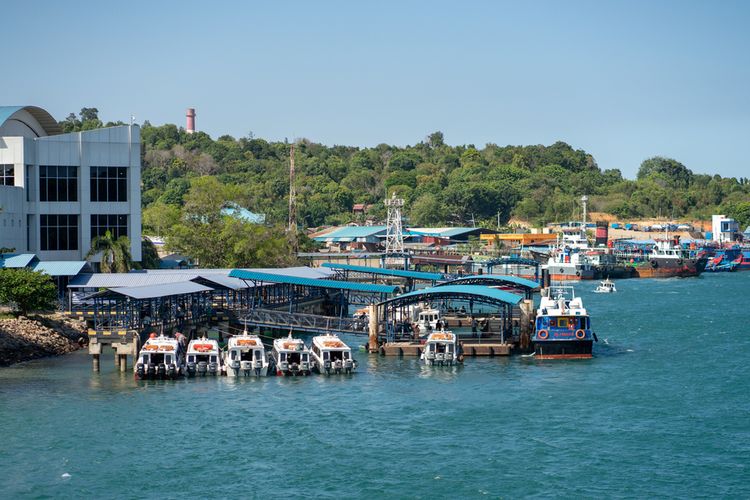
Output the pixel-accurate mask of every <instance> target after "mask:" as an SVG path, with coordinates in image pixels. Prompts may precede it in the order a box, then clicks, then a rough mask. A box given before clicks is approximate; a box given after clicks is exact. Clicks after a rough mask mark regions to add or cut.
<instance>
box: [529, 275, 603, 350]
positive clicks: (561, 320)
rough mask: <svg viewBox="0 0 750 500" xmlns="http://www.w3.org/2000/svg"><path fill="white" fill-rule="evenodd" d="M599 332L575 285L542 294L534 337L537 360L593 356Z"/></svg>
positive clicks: (552, 289)
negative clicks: (594, 329)
mask: <svg viewBox="0 0 750 500" xmlns="http://www.w3.org/2000/svg"><path fill="white" fill-rule="evenodd" d="M594 340H596V335H595V334H594V332H593V331H591V323H590V318H589V315H588V313H587V312H586V309H585V308H584V307H583V301H582V300H581V298H580V297H576V296H575V291H574V290H573V287H552V288H550V289H549V290H548V292H547V294H546V295H544V296H542V299H541V302H540V304H539V309H538V310H537V315H536V331H535V332H534V335H533V336H532V339H531V341H532V343H533V345H534V354H535V357H536V358H537V359H558V358H569V359H573V358H590V357H592V355H591V352H592V347H593V342H594Z"/></svg>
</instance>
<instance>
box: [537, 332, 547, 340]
mask: <svg viewBox="0 0 750 500" xmlns="http://www.w3.org/2000/svg"><path fill="white" fill-rule="evenodd" d="M536 336H537V337H539V338H540V339H542V340H546V339H547V338H548V337H549V332H548V331H547V330H539V331H538V332H536Z"/></svg>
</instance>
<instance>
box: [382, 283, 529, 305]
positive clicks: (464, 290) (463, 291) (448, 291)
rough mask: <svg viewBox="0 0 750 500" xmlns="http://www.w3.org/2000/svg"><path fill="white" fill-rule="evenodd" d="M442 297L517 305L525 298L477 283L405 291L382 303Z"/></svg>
mask: <svg viewBox="0 0 750 500" xmlns="http://www.w3.org/2000/svg"><path fill="white" fill-rule="evenodd" d="M441 297H442V298H467V299H474V300H478V301H480V302H490V303H496V304H497V303H502V304H511V305H516V304H518V303H519V302H521V300H523V297H522V296H520V295H516V294H515V293H510V292H506V291H504V290H498V289H497V288H490V287H486V286H476V285H446V286H435V287H431V288H424V289H422V290H416V291H414V292H409V293H405V294H403V295H399V296H398V297H394V298H392V299H388V300H385V301H383V302H381V303H380V304H381V305H382V304H388V303H392V302H396V301H399V302H407V303H408V302H418V301H421V300H430V299H439V298H441Z"/></svg>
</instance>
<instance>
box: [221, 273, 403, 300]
mask: <svg viewBox="0 0 750 500" xmlns="http://www.w3.org/2000/svg"><path fill="white" fill-rule="evenodd" d="M229 276H230V277H231V278H239V279H242V280H251V281H262V282H264V283H280V284H285V285H300V286H309V287H314V288H326V289H331V290H351V291H355V292H367V293H389V294H392V293H395V292H396V290H398V287H397V286H388V285H372V284H369V283H352V282H350V281H337V280H324V279H315V278H303V277H299V276H287V275H283V274H271V273H262V272H258V271H246V270H243V269H232V271H231V272H230V273H229Z"/></svg>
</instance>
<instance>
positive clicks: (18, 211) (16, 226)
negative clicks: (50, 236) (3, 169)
mask: <svg viewBox="0 0 750 500" xmlns="http://www.w3.org/2000/svg"><path fill="white" fill-rule="evenodd" d="M24 205H25V203H24V191H23V188H20V187H12V186H0V247H5V248H13V249H15V251H16V252H18V253H25V252H26V215H25V214H24Z"/></svg>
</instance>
